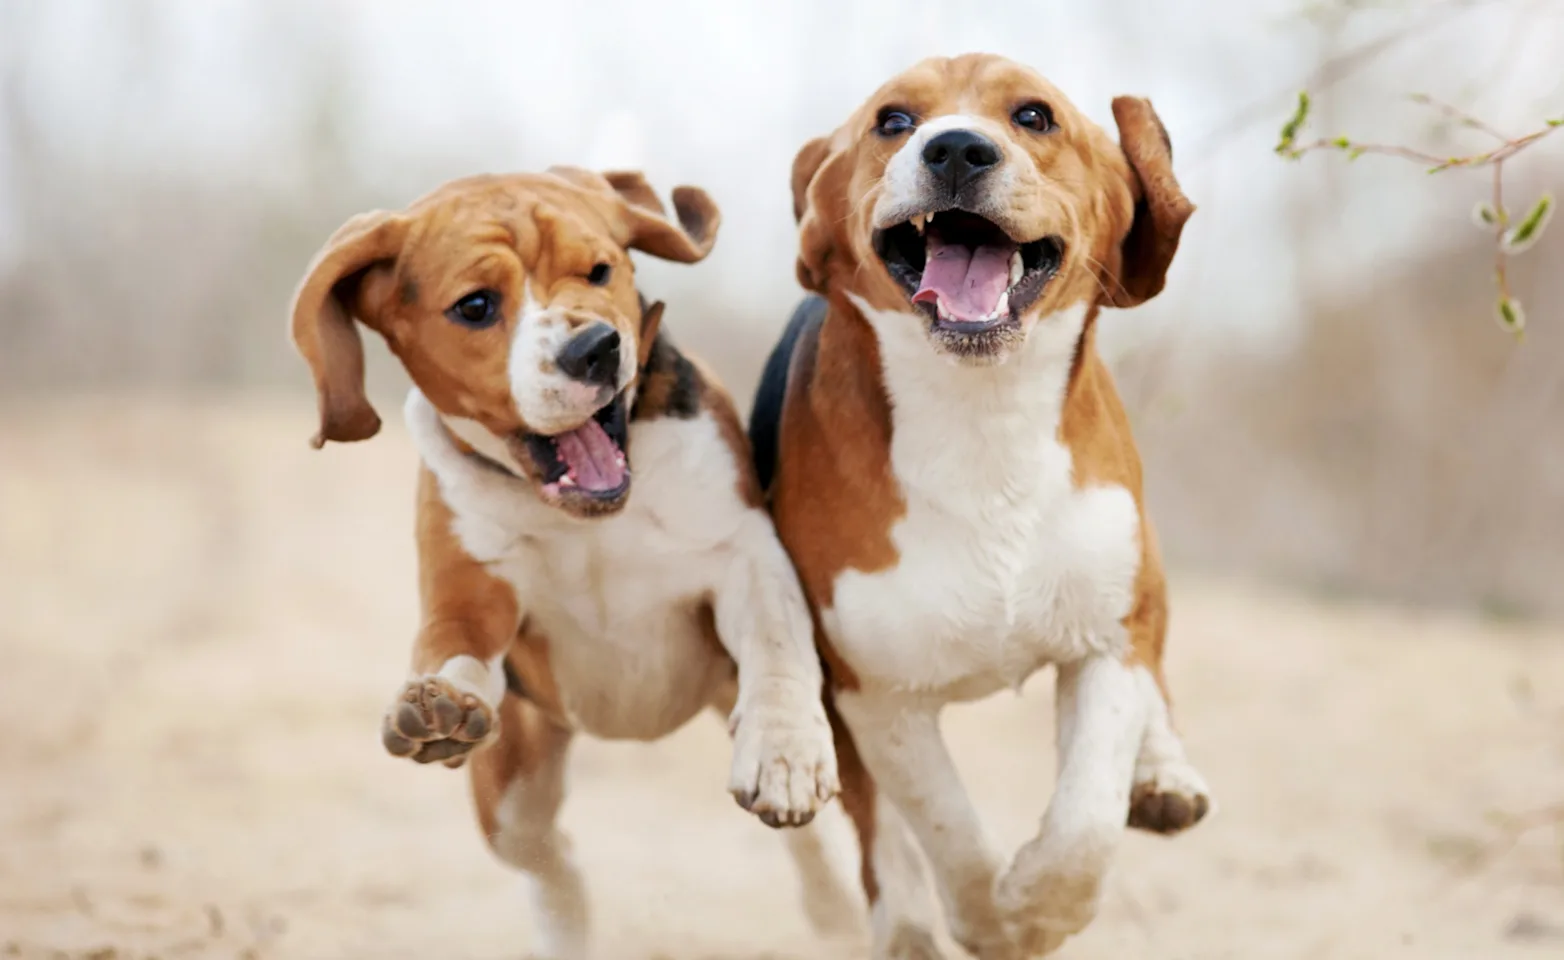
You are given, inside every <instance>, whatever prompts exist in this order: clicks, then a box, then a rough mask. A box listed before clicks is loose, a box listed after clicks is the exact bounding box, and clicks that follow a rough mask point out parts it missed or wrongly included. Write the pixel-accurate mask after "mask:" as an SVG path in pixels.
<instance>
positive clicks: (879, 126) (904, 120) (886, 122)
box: [874, 107, 917, 137]
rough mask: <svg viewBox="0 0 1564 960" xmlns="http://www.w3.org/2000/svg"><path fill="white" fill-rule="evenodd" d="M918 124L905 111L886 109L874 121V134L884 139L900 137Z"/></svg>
mask: <svg viewBox="0 0 1564 960" xmlns="http://www.w3.org/2000/svg"><path fill="white" fill-rule="evenodd" d="M914 126H917V124H916V123H915V122H914V121H913V119H912V115H911V114H910V113H908V112H907V111H905V110H896V109H893V108H891V107H886V108H885V109H884V110H881V111H880V115H879V117H878V118H877V119H876V120H875V121H874V132H875V133H878V134H879V135H880V136H882V137H899V136H901V135H902V134H904V133H906V132H907V131H908V130H911V129H912V128H913V127H914Z"/></svg>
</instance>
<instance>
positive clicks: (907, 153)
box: [873, 113, 1015, 226]
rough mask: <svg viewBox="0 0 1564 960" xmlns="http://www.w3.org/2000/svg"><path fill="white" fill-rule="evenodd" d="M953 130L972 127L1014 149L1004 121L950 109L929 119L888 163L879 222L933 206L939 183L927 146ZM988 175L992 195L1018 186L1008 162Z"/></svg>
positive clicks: (1004, 147)
mask: <svg viewBox="0 0 1564 960" xmlns="http://www.w3.org/2000/svg"><path fill="white" fill-rule="evenodd" d="M951 130H970V131H971V132H973V133H976V134H980V135H982V136H984V137H986V138H988V139H989V140H990V141H992V142H993V144H994V146H996V147H998V148H999V150H1000V151H1001V152H1002V154H1003V155H1005V156H1006V158H1007V159H1009V155H1010V154H1011V153H1013V152H1014V148H1013V147H1012V145H1011V144H1010V134H1009V132H1008V131H1007V130H1006V129H1005V127H1004V126H1003V125H1002V124H999V123H996V122H995V121H993V120H990V119H988V118H987V117H980V116H976V115H973V114H966V113H950V114H946V115H944V116H941V117H935V118H934V119H932V120H927V121H925V122H924V123H923V124H922V125H920V126H919V127H918V128H917V129H916V130H914V131H913V133H912V136H910V137H908V138H907V142H906V143H904V144H902V146H901V149H899V150H897V151H896V153H895V154H893V155H892V156H891V159H890V160H889V161H888V162H887V163H886V164H885V173H884V175H883V176H882V177H881V179H880V185H879V198H878V199H877V200H876V201H875V205H874V217H873V220H874V223H875V224H876V225H877V226H887V225H889V224H891V223H894V222H898V221H901V220H905V219H907V218H908V217H909V216H911V215H912V214H914V213H922V212H925V211H927V210H928V209H929V207H930V206H931V202H930V199H931V193H932V192H934V191H935V190H936V187H935V182H934V179H933V177H932V175H931V174H930V173H929V170H928V167H927V165H926V164H925V163H924V161H923V149H924V147H926V146H928V143H929V141H930V140H932V139H934V138H935V137H937V136H939V135H940V134H942V133H946V132H948V131H951ZM987 178H988V181H989V184H990V186H989V187H988V193H989V194H990V195H992V196H997V197H1004V196H1009V195H1010V191H1011V190H1013V189H1014V187H1015V183H1014V180H1015V178H1014V174H1013V173H1012V171H1011V170H1010V169H1009V164H1008V163H1007V164H1003V165H1001V166H1000V167H999V168H997V169H995V170H992V171H991V172H990V173H988V174H987Z"/></svg>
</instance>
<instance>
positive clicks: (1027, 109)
mask: <svg viewBox="0 0 1564 960" xmlns="http://www.w3.org/2000/svg"><path fill="white" fill-rule="evenodd" d="M1010 119H1012V120H1014V121H1015V123H1016V126H1018V127H1025V128H1027V129H1028V130H1036V131H1037V132H1038V133H1047V132H1048V131H1049V130H1052V129H1053V128H1054V112H1053V110H1051V109H1049V107H1048V104H1046V103H1029V104H1027V105H1026V106H1024V107H1021V108H1020V109H1019V110H1017V111H1016V112H1015V113H1012V114H1011V115H1010Z"/></svg>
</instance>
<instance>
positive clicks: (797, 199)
mask: <svg viewBox="0 0 1564 960" xmlns="http://www.w3.org/2000/svg"><path fill="white" fill-rule="evenodd" d="M830 156H831V138H830V137H815V138H814V139H813V140H811V141H809V142H808V143H806V144H804V145H803V147H801V148H800V149H799V151H798V155H797V156H795V157H794V158H793V221H794V222H795V223H797V224H798V263H797V264H796V272H797V274H798V283H799V285H800V286H802V287H803V288H804V289H805V290H813V291H815V292H816V293H823V292H824V290H823V289H822V288H823V287H824V283H825V271H824V267H825V261H826V259H827V257H828V256H829V255H830V248H831V231H830V229H829V228H828V227H827V225H826V221H825V218H824V217H823V216H822V215H821V212H820V211H819V210H817V209H815V204H814V201H813V199H812V198H811V196H810V188H811V187H812V186H813V185H814V182H815V179H816V175H817V174H819V172H820V168H821V167H823V166H825V162H826V160H828V159H829V158H830Z"/></svg>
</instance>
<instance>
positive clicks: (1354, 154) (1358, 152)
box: [1347, 147, 1363, 163]
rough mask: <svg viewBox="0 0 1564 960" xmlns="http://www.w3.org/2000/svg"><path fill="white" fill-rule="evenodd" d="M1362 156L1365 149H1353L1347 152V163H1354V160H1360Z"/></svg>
mask: <svg viewBox="0 0 1564 960" xmlns="http://www.w3.org/2000/svg"><path fill="white" fill-rule="evenodd" d="M1361 156H1363V148H1362V147H1353V148H1352V149H1351V150H1348V151H1347V161H1348V162H1349V163H1350V162H1352V161H1353V160H1356V159H1357V158H1359V157H1361Z"/></svg>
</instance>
